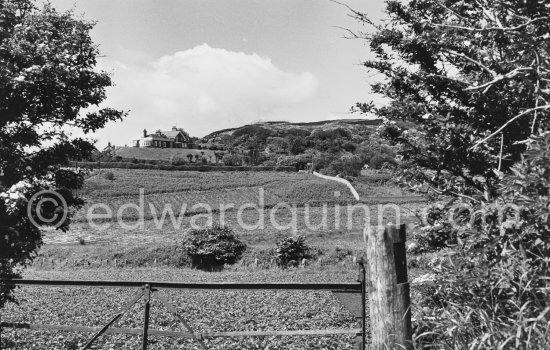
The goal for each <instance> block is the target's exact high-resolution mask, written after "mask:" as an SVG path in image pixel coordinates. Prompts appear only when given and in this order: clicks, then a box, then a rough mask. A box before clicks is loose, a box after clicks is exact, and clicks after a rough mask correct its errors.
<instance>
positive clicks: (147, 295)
mask: <svg viewBox="0 0 550 350" xmlns="http://www.w3.org/2000/svg"><path fill="white" fill-rule="evenodd" d="M144 293H145V314H144V316H143V339H142V342H141V348H142V349H143V350H147V344H148V342H149V309H150V307H151V286H149V285H148V284H146V285H145V292H144Z"/></svg>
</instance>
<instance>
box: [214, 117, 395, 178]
mask: <svg viewBox="0 0 550 350" xmlns="http://www.w3.org/2000/svg"><path fill="white" fill-rule="evenodd" d="M221 142H222V143H223V144H224V146H225V147H226V148H227V149H231V150H234V151H233V152H231V153H227V154H226V155H225V156H224V158H223V160H222V161H223V163H224V164H226V165H239V164H248V165H250V164H258V165H264V166H291V167H295V168H296V169H297V170H305V169H308V170H309V169H312V170H315V171H320V172H323V173H325V174H328V175H343V176H357V175H359V173H360V171H361V169H363V168H364V167H365V165H367V166H368V167H369V168H372V169H382V168H391V167H394V166H395V165H396V164H397V163H396V159H395V155H396V152H395V150H394V149H393V147H391V146H390V145H389V144H388V143H387V142H386V141H384V140H382V139H380V138H379V137H378V136H377V133H376V132H375V130H374V128H373V126H372V125H350V126H349V127H343V126H342V127H331V128H325V129H321V128H318V129H313V130H308V129H303V128H298V127H296V128H287V129H282V130H281V129H270V128H269V127H264V126H260V125H249V126H245V127H243V128H240V129H237V130H235V131H234V132H233V134H232V135H224V136H223V137H222V138H221Z"/></svg>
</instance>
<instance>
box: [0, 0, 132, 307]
mask: <svg viewBox="0 0 550 350" xmlns="http://www.w3.org/2000/svg"><path fill="white" fill-rule="evenodd" d="M93 26H94V24H93V23H91V22H86V21H84V20H80V19H75V18H74V16H73V14H72V13H71V12H65V13H59V12H57V11H56V10H55V9H53V8H52V7H51V6H50V5H48V4H46V5H45V6H44V7H43V8H38V7H36V6H35V4H34V2H33V1H31V0H17V1H15V0H5V1H2V2H1V3H0V116H1V117H0V197H1V199H2V200H1V201H0V277H1V278H14V277H17V276H18V271H19V270H20V268H21V267H24V266H27V265H28V264H30V263H31V262H32V259H33V257H34V256H35V254H36V251H37V249H38V248H39V247H40V245H41V244H42V239H41V231H40V227H41V226H42V225H48V226H53V227H56V228H57V229H60V230H67V229H68V227H69V223H70V217H71V213H72V212H74V209H76V208H78V207H79V206H81V205H82V203H83V201H82V200H81V199H80V198H78V197H77V196H75V195H74V194H73V193H72V190H73V189H77V188H79V187H81V186H82V184H83V176H82V174H80V173H79V172H73V171H69V170H63V169H61V168H60V165H63V164H66V162H67V160H68V159H83V158H84V159H85V158H88V157H90V155H91V153H92V150H93V149H94V147H93V145H92V144H91V143H90V142H89V141H86V140H84V139H80V138H77V139H73V140H69V138H68V137H67V136H66V134H65V133H64V130H63V128H65V127H66V126H70V127H73V128H75V129H79V130H81V131H83V132H84V133H89V132H94V131H96V130H98V129H100V128H102V127H103V126H104V125H105V124H106V123H107V122H109V121H115V120H120V119H122V118H123V117H124V116H125V114H126V113H125V112H121V111H117V110H114V109H110V108H103V109H98V108H96V111H91V107H97V106H98V105H99V104H100V103H101V102H102V101H103V100H104V99H105V97H106V96H105V88H106V87H108V86H111V85H112V83H111V78H110V77H109V75H108V74H107V73H106V72H99V71H96V70H95V66H96V58H97V56H98V48H97V46H96V45H94V44H93V42H92V40H91V37H90V35H89V33H90V30H91V29H92V28H93ZM82 109H87V110H89V111H88V112H86V113H82V112H81V111H82ZM48 191H50V192H48ZM52 191H55V192H52ZM33 196H34V198H33ZM41 200H45V202H44V203H45V204H44V205H42V206H41V207H40V208H36V207H35V206H33V205H32V204H36V203H38V202H40V201H41ZM39 214H41V215H39ZM12 289H13V287H10V286H6V285H0V306H2V305H3V304H4V303H5V302H6V301H7V300H12V297H11V290H12Z"/></svg>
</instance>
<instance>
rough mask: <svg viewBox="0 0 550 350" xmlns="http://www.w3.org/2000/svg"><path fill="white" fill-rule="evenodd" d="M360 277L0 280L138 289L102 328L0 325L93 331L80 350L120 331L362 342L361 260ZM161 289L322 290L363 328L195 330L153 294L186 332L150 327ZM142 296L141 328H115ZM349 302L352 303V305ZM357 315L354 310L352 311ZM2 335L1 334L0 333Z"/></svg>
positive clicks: (189, 336)
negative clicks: (347, 337)
mask: <svg viewBox="0 0 550 350" xmlns="http://www.w3.org/2000/svg"><path fill="white" fill-rule="evenodd" d="M360 265H361V270H360V271H361V276H363V277H362V278H360V281H358V282H357V283H177V282H141V281H66V280H12V281H8V280H1V282H2V283H5V284H15V285H38V286H66V287H68V286H77V287H113V288H137V289H138V292H137V293H136V294H135V296H133V297H132V298H131V299H130V300H129V301H128V302H127V303H126V304H124V305H123V306H122V307H121V309H120V311H119V312H118V313H116V314H115V315H114V316H113V317H112V318H111V319H110V320H109V321H108V322H107V323H106V324H105V325H104V326H103V327H84V326H67V325H44V324H30V323H17V322H10V321H3V322H0V328H2V327H5V328H19V329H29V330H47V331H69V332H85V333H94V334H93V336H92V337H91V338H90V340H89V341H88V342H87V343H86V345H85V346H84V347H82V350H85V349H89V348H90V347H91V345H92V344H93V343H94V342H95V341H96V340H97V339H98V338H99V337H100V336H101V335H102V334H104V333H122V334H130V335H141V336H142V349H147V345H148V338H149V336H165V337H173V338H187V339H193V340H194V341H196V342H198V344H199V345H200V347H201V348H202V349H207V346H206V343H205V342H204V339H207V338H214V337H247V336H249V337H258V336H311V335H334V334H355V335H361V337H362V344H364V343H365V316H366V310H365V294H366V291H365V284H364V282H363V281H364V273H365V269H364V268H363V267H362V266H363V265H362V262H361V264H360ZM160 289H210V290H212V289H214V290H230V289H242V290H325V291H331V292H333V293H335V295H336V296H337V297H338V299H340V300H343V301H344V305H345V306H346V307H352V308H356V307H357V306H359V307H360V308H361V311H360V312H359V315H361V321H362V328H360V329H317V330H292V331H288V330H285V331H275V330H274V331H241V332H199V333H197V332H194V331H193V330H192V328H191V327H190V325H189V324H188V323H187V322H186V321H185V320H184V319H183V317H181V315H179V314H178V312H177V310H176V308H175V307H174V306H173V305H172V304H171V303H170V302H169V301H168V300H167V299H166V298H164V297H163V296H161V295H159V294H155V296H156V297H157V299H158V300H159V301H160V302H161V304H163V305H164V306H165V307H166V308H167V309H168V310H169V311H170V313H172V314H173V315H174V316H175V317H176V318H177V319H178V320H179V321H180V323H181V324H182V325H183V326H184V328H185V329H186V332H176V331H162V330H155V329H149V313H150V307H151V303H150V301H151V298H152V296H153V293H154V292H156V291H158V290H160ZM350 295H356V296H359V297H360V298H356V299H361V300H363V302H362V303H359V305H356V303H353V301H352V302H351V303H350ZM142 298H145V311H144V318H143V328H141V329H140V328H116V324H117V323H118V321H119V319H120V318H121V317H122V316H123V315H124V314H125V313H126V312H127V311H128V310H129V309H130V308H132V306H133V305H135V304H136V303H137V302H138V301H140V300H141V299H142ZM351 304H352V305H351ZM354 311H355V314H357V310H354ZM0 334H1V333H0Z"/></svg>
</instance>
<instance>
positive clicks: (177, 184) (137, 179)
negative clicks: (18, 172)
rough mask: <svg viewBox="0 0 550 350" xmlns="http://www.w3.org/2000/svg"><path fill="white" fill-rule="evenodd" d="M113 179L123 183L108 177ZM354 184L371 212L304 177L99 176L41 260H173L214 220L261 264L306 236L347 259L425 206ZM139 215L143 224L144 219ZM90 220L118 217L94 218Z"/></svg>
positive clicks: (338, 187)
mask: <svg viewBox="0 0 550 350" xmlns="http://www.w3.org/2000/svg"><path fill="white" fill-rule="evenodd" d="M108 172H112V174H113V176H114V179H112V180H109V179H107V176H105V175H106V173H108ZM354 185H355V186H356V188H357V190H358V192H359V194H360V196H361V200H362V203H361V204H363V207H358V204H359V203H357V201H355V199H354V198H353V196H352V195H351V193H350V192H349V190H348V189H347V188H346V186H344V185H342V184H339V183H336V182H333V181H327V180H324V179H320V178H317V177H315V176H313V175H311V174H305V173H285V172H283V173H280V172H278V173H274V172H238V173H231V172H207V173H200V172H170V171H158V170H122V169H120V170H118V169H117V170H114V169H113V170H112V171H111V170H110V171H105V170H104V171H95V172H93V173H91V174H90V176H89V177H88V179H87V180H86V183H85V186H84V188H83V189H82V190H81V191H80V195H81V196H82V197H84V198H85V199H86V201H87V204H86V205H85V206H84V207H83V208H82V209H81V210H80V211H78V212H77V213H76V215H75V218H74V222H73V224H72V226H71V229H70V230H69V231H68V232H59V231H55V230H50V231H46V232H45V236H44V241H45V242H46V243H47V244H46V246H45V247H44V248H43V249H42V252H41V253H42V254H43V255H45V256H48V257H53V258H56V257H63V258H70V259H73V258H75V259H77V258H79V256H87V257H89V258H90V259H93V258H94V255H95V258H102V259H109V258H111V257H112V256H110V255H115V254H116V255H117V256H119V257H122V256H124V258H129V257H131V256H132V255H135V254H141V253H144V254H150V252H145V251H143V248H142V247H160V248H161V250H165V249H167V250H166V252H165V253H164V254H170V251H171V250H170V249H168V248H169V247H177V246H178V245H179V244H181V241H182V239H183V238H184V236H185V234H186V232H187V231H188V230H189V228H190V227H192V226H201V225H205V224H207V223H208V221H209V220H210V219H211V221H212V222H214V223H217V222H223V223H224V224H226V225H228V226H229V227H231V228H233V229H234V231H235V232H236V233H237V234H238V235H239V236H240V237H241V239H243V240H244V241H245V242H246V243H247V244H248V245H249V250H248V251H247V254H249V255H250V256H254V257H259V258H260V259H264V258H265V259H271V258H272V257H273V254H274V253H273V250H274V246H275V243H276V242H277V241H278V240H279V239H281V238H282V237H285V236H288V235H291V234H302V235H305V236H306V237H307V240H308V244H310V245H312V246H314V247H315V248H316V249H319V250H320V251H322V252H323V254H329V255H331V254H332V255H338V256H340V255H342V254H343V255H346V254H355V253H356V252H357V251H361V250H362V249H363V245H364V243H363V232H364V227H365V225H367V226H372V227H377V226H379V225H383V224H384V223H387V222H390V221H391V222H395V220H396V216H397V215H399V217H400V220H401V221H402V222H410V221H412V211H413V210H414V209H415V208H417V207H418V206H419V205H421V203H419V200H421V199H419V198H418V197H414V196H410V195H408V194H407V193H404V192H402V191H401V190H399V189H398V188H395V187H392V186H391V185H387V184H379V183H378V182H373V183H370V182H369V181H367V180H365V179H357V180H356V181H355V182H354ZM140 191H142V192H143V196H140ZM98 206H100V207H98ZM396 211H398V213H396ZM140 212H141V213H142V214H143V218H144V220H138V219H139V217H140V215H141V213H140ZM90 214H94V215H98V214H104V215H106V214H110V216H108V215H107V216H108V217H106V218H99V219H93V220H91V219H90V217H91V215H90ZM54 247H56V248H55V249H54ZM140 247H141V248H140ZM134 248H135V249H138V250H135V249H134ZM342 251H343V252H344V253H342ZM158 258H159V260H164V259H165V257H163V256H162V254H160V255H159V256H158Z"/></svg>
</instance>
